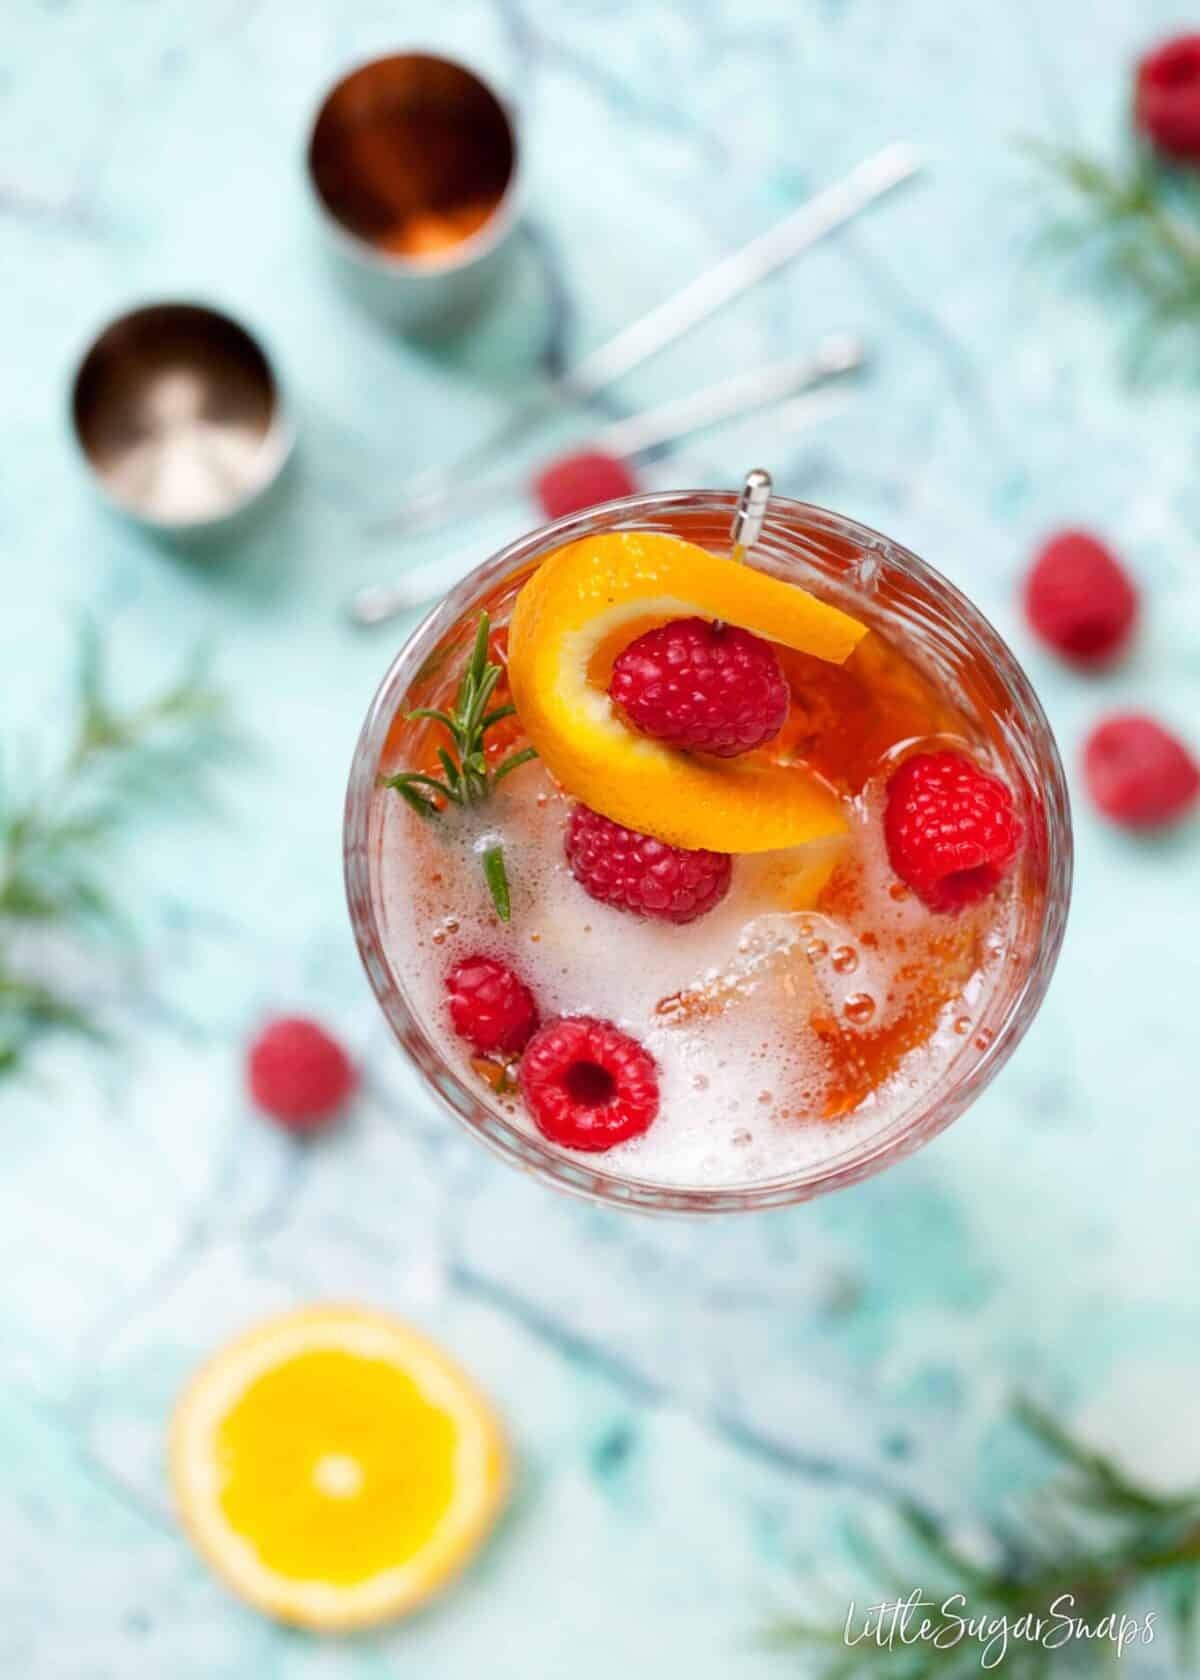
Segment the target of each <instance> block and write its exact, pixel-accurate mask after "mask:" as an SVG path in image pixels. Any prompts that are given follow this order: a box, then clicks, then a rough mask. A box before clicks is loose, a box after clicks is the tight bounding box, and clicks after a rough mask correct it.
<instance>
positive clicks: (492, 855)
mask: <svg viewBox="0 0 1200 1680" xmlns="http://www.w3.org/2000/svg"><path fill="white" fill-rule="evenodd" d="M490 630H491V624H490V621H489V619H488V615H487V613H486V612H481V613H480V615H479V623H478V625H477V626H476V630H475V642H474V645H473V646H472V648H471V655H470V658H469V659H468V660H467V663H466V666H465V668H464V670H463V674H462V678H461V680H460V682H459V685H458V693H457V695H456V696H455V699H454V704H453V706H452V707H450V708H449V709H448V710H444V709H442V708H439V707H437V706H417V707H415V708H414V709H413V710H412V711H411V712H407V713H406V714H405V715H406V717H407V718H408V719H409V720H410V721H414V720H416V719H418V718H429V719H431V720H432V721H433V722H434V723H440V724H441V725H442V727H443V728H444V729H445V730H446V732H447V733H448V735H449V736H450V742H451V746H452V747H453V749H454V750H453V753H451V752H448V751H447V750H446V748H445V747H439V748H438V754H437V756H438V762H439V764H440V765H441V767H442V775H441V776H435V775H431V774H428V773H427V772H425V771H423V770H401V771H400V772H399V773H398V774H397V775H395V776H387V777H385V778H384V784H383V785H384V786H385V787H389V788H394V789H395V791H396V792H397V793H398V794H399V795H400V797H401V798H402V799H403V800H405V801H406V803H407V804H409V805H411V807H412V809H413V810H414V811H415V812H416V813H417V815H418V816H421V817H425V818H428V819H430V820H436V819H437V818H439V817H441V815H442V813H443V810H444V808H445V805H457V806H460V807H466V806H469V805H479V804H482V802H483V801H484V800H485V799H487V798H489V797H490V795H491V793H492V792H493V790H494V789H495V787H496V785H497V784H498V783H499V782H502V781H503V780H504V778H505V777H506V776H510V775H511V774H512V772H513V771H514V770H516V769H519V768H520V766H521V765H522V764H528V762H529V760H530V759H531V758H536V757H537V753H536V751H535V750H534V748H533V747H524V748H522V750H521V751H520V752H515V753H512V754H510V755H509V757H508V758H506V759H505V760H504V761H503V763H501V764H498V765H497V766H496V767H495V768H494V769H492V768H490V767H489V765H488V762H487V758H486V756H485V753H484V736H485V735H486V734H487V731H488V730H489V729H490V728H491V727H492V725H493V724H496V723H500V722H502V721H503V719H505V718H509V717H512V716H513V715H514V713H515V712H516V709H517V708H516V707H515V706H512V705H505V706H494V707H490V708H489V704H488V703H489V701H490V700H491V698H492V695H493V693H494V692H495V689H496V684H497V683H498V682H499V681H500V674H501V668H500V666H499V665H495V664H493V663H492V662H491V661H490V660H489V658H488V635H489V632H490ZM443 802H444V804H443ZM483 875H484V879H485V880H486V882H487V885H488V891H489V892H490V893H491V895H492V903H493V904H494V905H495V906H496V914H497V915H498V916H499V917H500V919H501V921H505V922H507V921H508V920H509V919H510V918H511V916H512V901H511V895H510V893H509V886H508V872H507V869H506V867H505V863H504V849H503V847H502V846H501V845H500V844H499V843H498V842H497V843H495V844H493V845H490V846H488V847H487V848H486V849H485V851H484V852H483Z"/></svg>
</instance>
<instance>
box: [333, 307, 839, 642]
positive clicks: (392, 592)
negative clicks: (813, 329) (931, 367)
mask: <svg viewBox="0 0 1200 1680" xmlns="http://www.w3.org/2000/svg"><path fill="white" fill-rule="evenodd" d="M863 361H864V351H863V347H862V345H861V343H860V342H859V340H858V339H857V338H855V337H854V336H853V335H852V334H850V333H831V334H830V335H829V336H828V338H825V339H823V340H822V341H821V343H820V344H819V345H818V346H817V350H816V353H815V355H813V356H806V357H803V358H797V359H795V360H793V361H788V362H782V363H780V364H779V366H778V367H771V368H757V369H755V370H754V371H753V372H751V373H736V374H734V375H732V376H731V377H730V378H729V379H723V380H721V381H720V382H719V383H718V384H716V385H710V386H707V387H706V388H705V389H704V390H703V391H696V392H694V393H693V394H692V395H691V396H688V397H680V398H679V399H678V400H676V401H674V402H669V403H664V404H663V405H662V406H661V407H660V408H655V409H651V410H650V412H649V413H647V414H638V415H633V416H632V417H631V418H629V419H627V420H616V421H614V422H613V424H612V425H610V426H606V427H605V428H604V429H603V430H602V431H600V432H596V433H594V434H593V435H592V437H591V438H590V439H589V440H588V442H587V445H586V447H587V448H588V449H589V450H597V451H600V452H602V453H603V454H606V455H612V456H615V457H617V458H618V459H627V458H628V457H629V456H631V455H639V454H641V453H643V452H644V451H645V450H647V449H652V448H654V447H655V446H656V445H658V444H660V443H668V442H671V441H673V440H674V439H676V438H680V437H685V436H688V435H689V434H691V433H693V432H697V431H700V430H702V429H703V428H704V427H706V426H713V425H716V424H717V422H718V421H721V420H729V419H731V418H732V417H733V416H734V415H736V414H744V413H746V412H748V411H749V410H751V409H754V408H761V407H763V406H764V405H766V404H768V403H772V402H777V401H779V399H780V398H782V397H790V396H796V395H798V394H799V393H800V392H802V391H807V390H812V389H814V388H815V387H817V386H819V385H823V384H825V383H826V381H828V380H831V379H837V378H840V377H842V376H844V375H845V374H849V373H853V372H855V371H856V370H857V369H858V368H860V367H861V366H862V364H863ZM763 476H764V477H765V476H766V475H765V474H764V475H763ZM489 483H490V486H491V489H492V491H493V492H495V493H497V494H499V493H500V492H501V491H503V492H511V491H513V490H514V489H521V488H523V486H524V484H525V480H523V479H517V480H514V479H513V478H511V477H510V476H508V475H505V478H504V480H503V483H502V484H499V483H497V482H496V481H489ZM767 494H768V495H769V494H770V480H769V479H768V480H767ZM764 506H765V502H764ZM760 523H761V521H760ZM478 562H479V556H478V554H477V553H474V554H471V555H469V556H468V555H465V554H453V555H450V556H448V557H447V558H444V559H439V560H434V561H431V562H430V563H429V564H427V565H424V566H414V567H412V568H411V569H410V570H409V571H407V572H404V573H403V574H402V575H401V576H400V577H399V578H397V579H396V581H395V582H394V583H383V584H381V583H373V584H368V585H367V586H366V587H365V588H363V589H359V590H356V591H355V593H354V594H353V595H352V596H351V597H350V599H349V600H348V601H347V603H346V612H347V614H348V616H349V618H350V620H351V622H352V623H354V624H358V625H363V626H371V625H376V624H383V623H386V621H387V620H388V619H389V618H395V617H396V616H397V615H398V614H399V613H403V612H411V611H412V609H413V608H414V607H419V606H422V605H423V604H424V603H425V602H426V601H429V600H433V599H434V598H435V597H437V596H438V595H444V594H445V593H446V591H447V590H448V589H452V588H453V587H454V585H455V584H456V583H457V582H458V580H459V579H460V578H462V577H465V576H466V574H467V573H468V572H469V571H470V570H471V568H472V567H473V566H475V565H477V564H478Z"/></svg>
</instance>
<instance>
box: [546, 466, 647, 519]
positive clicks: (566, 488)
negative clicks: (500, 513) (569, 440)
mask: <svg viewBox="0 0 1200 1680" xmlns="http://www.w3.org/2000/svg"><path fill="white" fill-rule="evenodd" d="M637 488H638V486H637V480H636V479H635V478H634V476H633V474H632V473H631V472H630V470H629V468H628V467H627V466H626V465H625V463H624V461H619V460H618V459H617V457H616V456H615V455H604V454H601V452H600V451H599V450H584V451H582V452H581V453H580V454H578V455H564V456H563V457H562V458H561V459H560V460H558V461H552V462H551V464H550V465H549V466H548V467H546V468H545V469H544V471H543V472H541V473H540V474H539V475H538V478H537V480H536V482H535V484H534V491H535V494H536V495H537V499H538V504H539V506H540V507H541V509H542V512H543V513H544V514H545V515H546V518H547V519H563V518H565V517H566V515H567V514H568V513H583V512H584V511H585V510H586V509H587V508H590V507H596V506H597V505H598V504H599V503H600V502H615V501H618V500H619V499H620V498H621V497H622V496H635V495H636V494H637Z"/></svg>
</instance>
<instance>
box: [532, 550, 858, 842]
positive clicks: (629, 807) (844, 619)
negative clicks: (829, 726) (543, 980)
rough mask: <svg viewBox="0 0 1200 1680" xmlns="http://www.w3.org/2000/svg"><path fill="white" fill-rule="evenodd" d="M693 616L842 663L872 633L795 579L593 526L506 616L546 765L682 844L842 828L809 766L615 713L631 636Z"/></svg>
mask: <svg viewBox="0 0 1200 1680" xmlns="http://www.w3.org/2000/svg"><path fill="white" fill-rule="evenodd" d="M691 617H702V618H708V619H713V620H716V619H719V620H721V621H723V622H724V623H727V624H736V625H738V626H740V627H741V628H742V629H745V630H749V631H751V632H753V634H755V635H758V636H762V637H764V638H765V639H767V640H769V641H772V642H776V643H778V644H780V645H782V646H783V647H787V648H793V649H796V650H797V651H799V652H803V653H808V654H812V655H814V656H815V657H817V658H819V659H823V660H827V661H830V662H832V663H835V664H840V663H841V662H842V661H843V660H845V659H847V658H848V657H849V655H850V654H851V653H852V652H853V650H854V648H855V647H856V646H857V645H858V643H859V642H860V641H861V640H862V638H863V637H864V636H865V635H866V634H867V629H866V626H865V625H863V624H860V623H858V621H857V620H855V619H853V618H851V617H850V616H849V615H848V614H846V613H843V612H841V611H839V609H838V608H836V607H832V606H829V605H828V604H827V603H826V602H824V601H819V600H817V599H816V597H815V596H812V595H810V594H808V593H807V591H805V590H803V589H800V588H798V587H797V586H796V585H794V584H790V583H784V582H783V581H782V580H781V579H779V578H774V577H770V576H768V575H767V574H766V573H765V572H759V571H756V570H755V569H754V568H753V567H751V566H747V565H743V564H741V563H740V562H738V561H735V560H731V559H727V558H724V557H722V556H719V555H716V554H712V553H710V552H709V551H708V550H707V549H703V548H699V547H697V546H696V544H694V543H689V542H684V541H682V540H681V539H680V538H678V537H671V536H666V535H663V534H660V533H654V532H642V531H615V532H608V533H606V534H604V535H601V536H594V537H585V538H583V539H581V540H580V541H579V542H576V543H571V544H569V545H568V546H567V547H565V548H561V549H559V550H558V551H557V552H556V553H554V554H552V555H550V556H549V558H548V559H546V560H545V561H543V563H542V564H541V566H540V567H539V568H538V569H537V571H536V572H534V573H533V575H532V576H531V577H530V578H529V580H528V582H527V583H526V584H525V585H524V587H523V588H522V590H521V593H520V595H519V596H518V597H517V601H516V606H515V608H514V611H513V617H512V623H511V625H510V628H509V640H508V672H509V682H510V686H511V689H512V695H513V699H514V701H515V702H516V706H517V711H518V713H519V715H520V719H521V722H522V724H523V726H524V728H525V730H526V731H527V733H528V735H529V738H530V740H531V741H532V743H533V745H534V746H535V747H536V748H537V750H538V753H539V754H540V756H541V758H542V760H543V762H544V763H545V765H546V768H547V769H548V770H549V771H550V773H551V774H552V775H553V776H555V777H556V778H557V779H558V781H559V782H561V783H562V785H563V787H564V788H566V790H567V791H568V793H571V794H573V795H574V796H575V797H576V798H577V799H581V800H582V801H583V802H584V803H585V804H587V805H589V806H591V807H592V809H593V810H596V811H600V812H602V813H603V814H604V815H605V816H606V817H609V818H611V819H612V820H613V821H614V822H619V823H623V824H624V825H625V826H626V827H627V828H633V829H637V830H639V831H640V832H642V833H645V834H653V835H654V836H656V838H658V839H660V840H664V841H666V842H668V843H669V844H671V845H675V846H684V847H688V848H691V849H698V848H709V849H711V850H713V851H722V852H734V853H744V852H762V851H774V850H777V849H781V848H783V847H789V846H800V845H805V844H807V843H808V842H810V841H813V840H820V839H823V838H825V837H826V836H830V835H835V834H840V833H842V832H844V830H845V828H846V818H845V815H844V813H843V810H842V804H841V801H840V799H839V798H838V796H837V794H836V793H834V792H833V790H832V789H831V788H830V787H829V786H828V785H827V784H826V783H825V782H823V781H822V780H821V779H820V778H819V777H818V776H817V775H815V774H814V773H813V772H812V771H810V770H809V769H807V768H806V767H805V766H803V765H796V764H788V765H781V764H775V763H772V762H770V761H769V759H767V758H765V757H763V756H761V755H747V756H745V757H743V758H740V759H724V760H716V759H711V758H705V757H703V756H702V755H699V754H692V753H683V752H678V751H675V750H674V749H672V748H669V747H665V746H662V745H661V744H660V743H658V742H657V741H654V740H652V739H651V738H650V737H648V736H645V735H640V734H637V733H636V732H635V731H634V730H632V729H630V728H629V726H628V725H627V724H626V723H625V722H623V720H622V719H621V718H620V716H619V715H618V714H617V712H616V710H615V709H614V707H613V705H612V702H611V701H610V699H609V697H608V694H607V692H606V682H607V674H608V672H609V671H610V670H611V664H612V660H613V659H614V658H615V657H616V655H617V653H619V652H620V650H621V647H622V646H625V645H627V644H628V642H630V641H631V640H633V638H634V637H635V636H637V635H639V634H641V633H642V631H644V630H646V629H648V628H650V627H651V626H652V625H654V624H662V623H665V622H666V621H668V620H670V619H674V618H691Z"/></svg>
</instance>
